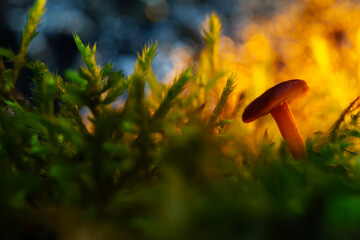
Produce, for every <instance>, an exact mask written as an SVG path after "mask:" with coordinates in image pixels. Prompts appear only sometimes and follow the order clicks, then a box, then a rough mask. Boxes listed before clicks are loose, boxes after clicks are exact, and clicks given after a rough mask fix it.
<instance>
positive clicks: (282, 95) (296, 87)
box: [242, 79, 309, 123]
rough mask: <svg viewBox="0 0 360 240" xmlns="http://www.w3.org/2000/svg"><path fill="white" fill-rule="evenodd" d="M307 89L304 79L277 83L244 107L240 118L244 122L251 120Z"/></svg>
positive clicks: (302, 93) (303, 93)
mask: <svg viewBox="0 0 360 240" xmlns="http://www.w3.org/2000/svg"><path fill="white" fill-rule="evenodd" d="M308 91H309V87H308V85H307V84H306V82H305V81H304V80H300V79H293V80H289V81H285V82H282V83H279V84H278V85H276V86H274V87H272V88H270V89H268V90H267V91H266V92H264V93H263V94H262V95H261V96H260V97H258V98H256V99H255V100H254V101H253V102H251V103H250V104H249V105H248V106H247V107H246V108H245V111H244V113H243V115H242V120H243V122H245V123H249V122H252V121H254V120H256V119H258V118H259V117H262V116H264V115H266V114H268V113H269V112H271V111H272V110H273V109H274V108H275V107H276V106H278V105H279V104H282V103H284V102H288V103H290V102H291V101H293V100H294V99H295V98H299V97H302V96H304V95H305V94H306V93H307V92H308Z"/></svg>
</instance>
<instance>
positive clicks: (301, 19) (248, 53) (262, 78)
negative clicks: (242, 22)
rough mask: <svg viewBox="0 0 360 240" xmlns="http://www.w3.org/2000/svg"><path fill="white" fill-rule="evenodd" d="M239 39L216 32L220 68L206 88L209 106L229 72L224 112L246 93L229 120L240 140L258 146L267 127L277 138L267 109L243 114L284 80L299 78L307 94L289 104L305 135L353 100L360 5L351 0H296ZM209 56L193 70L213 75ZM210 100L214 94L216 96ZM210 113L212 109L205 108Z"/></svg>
mask: <svg viewBox="0 0 360 240" xmlns="http://www.w3.org/2000/svg"><path fill="white" fill-rule="evenodd" d="M239 39H241V43H239V44H237V43H235V42H234V41H233V40H231V39H230V38H229V37H227V36H221V39H220V51H219V61H218V64H219V66H217V69H219V71H221V70H224V71H225V72H226V74H225V75H224V76H223V77H221V79H220V80H219V81H218V82H217V87H216V88H215V90H211V92H209V93H208V94H206V95H205V98H206V99H205V102H206V104H208V107H212V106H214V105H215V104H213V103H214V102H215V103H216V101H217V99H218V97H219V96H220V94H221V91H222V88H223V87H224V85H225V82H226V77H228V75H229V74H230V73H231V72H234V73H235V76H236V79H237V81H236V88H235V90H234V92H233V93H232V94H231V95H230V96H231V97H230V98H231V99H230V101H229V102H228V106H227V108H226V109H225V110H224V111H223V113H222V114H223V115H222V118H223V119H224V118H229V117H230V113H231V112H232V110H233V109H234V108H235V107H236V104H237V103H238V97H239V95H240V94H241V93H244V94H245V100H244V102H243V103H242V106H241V109H240V111H239V114H238V115H237V117H236V121H235V123H234V124H233V125H232V126H231V129H232V131H231V132H233V133H235V134H236V136H238V139H239V141H241V142H244V139H246V142H248V143H249V145H250V146H251V147H254V146H255V147H256V146H257V145H259V143H260V142H261V139H262V138H263V137H264V134H265V131H267V133H268V136H269V137H270V139H271V141H275V142H279V141H282V138H281V135H280V132H279V130H278V129H277V127H276V124H275V122H274V120H273V119H272V118H271V116H267V117H263V118H261V119H259V120H258V121H255V122H253V123H250V124H244V123H242V121H241V118H240V114H241V113H242V111H243V109H244V108H245V106H246V105H247V104H248V103H250V102H251V101H252V100H253V99H255V98H256V97H258V96H259V95H260V94H262V93H263V92H264V91H265V90H266V89H268V88H270V87H272V86H274V85H276V84H277V83H279V82H282V81H286V80H289V79H294V78H298V79H304V80H305V81H306V82H307V83H308V85H309V87H310V91H309V93H308V95H307V96H306V97H305V98H303V99H301V100H299V101H295V102H294V103H292V106H291V108H292V111H293V113H294V118H295V121H296V122H297V123H298V126H299V129H300V132H301V134H302V135H303V137H304V139H306V138H307V137H309V136H312V135H313V134H314V133H315V132H323V133H326V132H327V131H328V130H329V129H330V127H331V125H332V124H333V123H334V122H335V121H336V119H337V118H338V116H339V115H340V114H341V112H342V110H344V109H345V108H346V107H347V106H348V105H349V103H350V102H351V101H353V100H354V99H355V98H356V97H357V96H358V95H359V94H360V81H359V76H360V75H359V74H360V5H359V4H356V3H354V2H350V1H332V0H317V1H307V0H306V1H305V0H304V1H299V2H297V3H295V4H293V5H292V6H290V7H288V8H286V9H284V10H283V11H282V12H280V13H278V14H277V15H276V16H274V17H273V18H272V19H267V20H266V21H259V22H252V23H251V24H250V25H249V26H247V27H246V28H245V29H244V30H243V32H242V33H241V35H240V36H239ZM204 58H210V54H209V53H208V52H207V50H206V49H205V50H204V51H203V52H202V53H201V55H200V64H199V65H200V66H199V69H198V74H199V76H204V77H207V78H211V76H213V75H214V74H213V73H212V70H211V69H210V68H211V65H210V64H208V63H206V61H204V60H203V59H204ZM214 99H215V100H214ZM210 112H211V111H210Z"/></svg>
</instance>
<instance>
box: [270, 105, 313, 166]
mask: <svg viewBox="0 0 360 240" xmlns="http://www.w3.org/2000/svg"><path fill="white" fill-rule="evenodd" d="M271 115H272V116H273V118H274V119H275V121H276V124H277V125H278V127H279V130H280V132H281V135H282V136H283V138H284V140H285V141H286V143H287V144H288V148H289V150H290V153H291V155H292V156H293V157H294V158H295V159H306V150H305V144H304V139H303V138H302V136H301V135H300V132H299V130H298V127H297V125H296V123H295V121H294V118H293V115H292V113H291V109H290V107H289V104H288V103H287V102H283V103H281V104H279V105H278V106H276V107H275V108H274V109H273V110H272V111H271Z"/></svg>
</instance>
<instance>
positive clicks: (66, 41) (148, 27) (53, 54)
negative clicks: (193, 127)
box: [0, 0, 288, 79]
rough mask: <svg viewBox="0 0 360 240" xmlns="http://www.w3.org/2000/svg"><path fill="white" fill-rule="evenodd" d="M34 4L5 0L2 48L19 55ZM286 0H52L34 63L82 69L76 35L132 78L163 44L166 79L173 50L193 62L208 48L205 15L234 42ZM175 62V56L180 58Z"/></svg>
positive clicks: (161, 68) (1, 4) (158, 66)
mask: <svg viewBox="0 0 360 240" xmlns="http://www.w3.org/2000/svg"><path fill="white" fill-rule="evenodd" d="M33 3H34V0H1V1H0V46H3V47H4V46H5V47H9V48H11V49H13V50H14V51H15V52H17V48H18V46H19V41H20V36H21V30H22V28H23V26H24V22H25V19H26V14H27V10H28V8H29V7H30V6H32V4H33ZM286 3H288V1H286V0H281V1H276V0H272V1H260V0H259V1H254V0H222V1H218V0H185V1H180V0H179V1H176V0H173V1H169V0H168V1H166V0H120V1H115V0H49V1H48V2H47V5H46V9H47V11H46V13H45V15H44V16H43V21H42V23H41V25H40V27H39V32H40V33H39V35H38V36H37V37H36V38H35V39H34V40H33V42H32V43H31V45H30V48H29V52H28V55H29V58H31V59H36V60H40V61H43V62H45V63H46V64H47V65H48V66H49V68H50V70H51V71H53V72H58V73H59V74H63V72H64V70H66V69H68V68H73V67H78V66H80V64H81V60H80V56H79V54H78V52H77V50H76V46H75V44H74V41H73V37H72V34H73V33H77V34H78V35H79V36H80V37H81V39H82V40H83V42H84V43H88V44H90V45H93V44H94V43H95V42H97V58H98V59H97V61H98V62H99V63H100V64H102V65H104V64H106V63H107V62H109V61H111V62H113V63H115V65H116V68H117V69H122V70H124V72H125V73H127V74H128V73H131V72H132V69H133V64H134V61H135V59H136V52H139V51H141V48H142V46H143V45H144V44H146V43H150V42H154V41H155V40H158V44H159V45H158V55H157V57H156V58H155V60H154V63H153V68H154V71H155V73H156V75H157V76H158V77H159V78H160V79H162V78H163V77H164V76H165V75H166V73H168V72H169V71H170V70H171V69H172V68H173V64H172V62H171V61H170V60H169V48H171V47H174V46H181V47H184V48H185V49H187V50H188V52H189V53H190V54H191V55H192V56H193V57H194V56H196V53H197V52H199V50H200V49H201V48H202V47H203V46H204V43H203V41H202V39H201V34H200V31H199V30H200V28H201V24H202V23H203V22H204V20H205V18H206V15H208V14H210V13H211V12H216V13H217V14H218V15H219V16H220V17H221V20H222V22H223V26H224V28H223V33H224V34H225V35H227V36H229V37H231V38H232V39H234V41H241V39H237V38H236V36H239V32H240V31H241V30H242V28H243V26H244V25H246V23H247V22H248V21H249V20H251V19H253V18H258V17H262V18H263V17H268V16H271V15H272V14H273V13H274V12H275V10H276V9H277V8H279V6H281V5H284V4H286ZM175 57H176V56H175Z"/></svg>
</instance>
